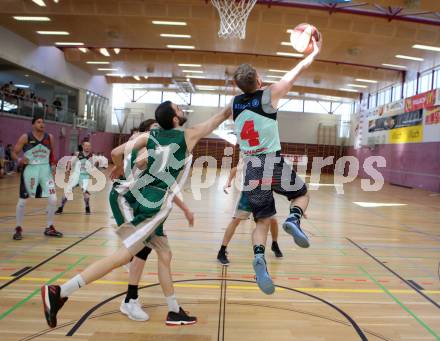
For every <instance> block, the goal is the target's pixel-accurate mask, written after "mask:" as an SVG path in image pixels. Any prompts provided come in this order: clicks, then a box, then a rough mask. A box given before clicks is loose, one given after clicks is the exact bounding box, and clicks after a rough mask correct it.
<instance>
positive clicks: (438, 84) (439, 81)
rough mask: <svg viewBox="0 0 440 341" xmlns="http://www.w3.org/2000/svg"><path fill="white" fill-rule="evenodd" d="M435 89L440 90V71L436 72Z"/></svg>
mask: <svg viewBox="0 0 440 341" xmlns="http://www.w3.org/2000/svg"><path fill="white" fill-rule="evenodd" d="M434 88H440V69H438V70H435V72H434Z"/></svg>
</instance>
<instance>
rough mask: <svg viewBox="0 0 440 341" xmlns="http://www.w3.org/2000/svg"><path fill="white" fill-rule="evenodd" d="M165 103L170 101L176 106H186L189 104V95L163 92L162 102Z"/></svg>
mask: <svg viewBox="0 0 440 341" xmlns="http://www.w3.org/2000/svg"><path fill="white" fill-rule="evenodd" d="M165 101H171V102H173V103H176V104H177V105H188V104H189V102H190V95H189V94H183V93H177V92H171V91H164V92H163V102H165Z"/></svg>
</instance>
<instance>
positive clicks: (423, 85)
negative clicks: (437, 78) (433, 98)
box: [418, 71, 432, 93]
mask: <svg viewBox="0 0 440 341" xmlns="http://www.w3.org/2000/svg"><path fill="white" fill-rule="evenodd" d="M431 85H432V72H431V71H429V73H426V74H424V75H423V76H420V78H419V88H418V93H422V92H426V91H429V90H431Z"/></svg>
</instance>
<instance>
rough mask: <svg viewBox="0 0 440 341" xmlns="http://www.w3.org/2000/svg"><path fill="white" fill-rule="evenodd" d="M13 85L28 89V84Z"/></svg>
mask: <svg viewBox="0 0 440 341" xmlns="http://www.w3.org/2000/svg"><path fill="white" fill-rule="evenodd" d="M14 86H15V87H16V88H21V89H29V85H24V84H14Z"/></svg>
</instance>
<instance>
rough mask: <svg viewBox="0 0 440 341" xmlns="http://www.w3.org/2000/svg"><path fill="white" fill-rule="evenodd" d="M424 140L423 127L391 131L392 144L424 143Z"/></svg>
mask: <svg viewBox="0 0 440 341" xmlns="http://www.w3.org/2000/svg"><path fill="white" fill-rule="evenodd" d="M422 140H423V126H422V125H417V126H412V127H403V128H397V129H393V130H390V143H408V142H422Z"/></svg>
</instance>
